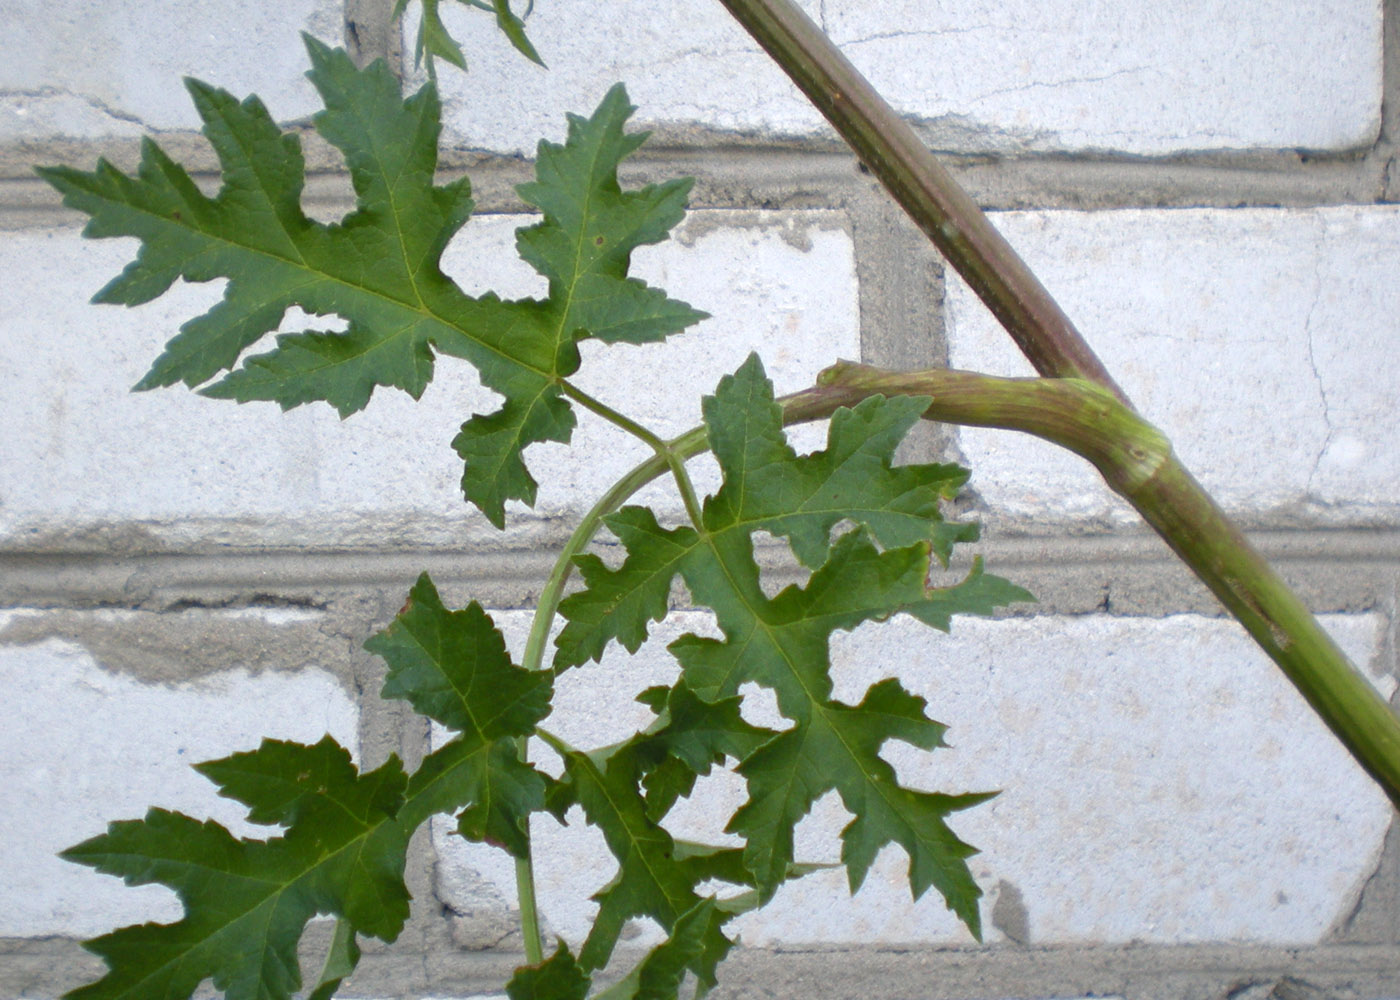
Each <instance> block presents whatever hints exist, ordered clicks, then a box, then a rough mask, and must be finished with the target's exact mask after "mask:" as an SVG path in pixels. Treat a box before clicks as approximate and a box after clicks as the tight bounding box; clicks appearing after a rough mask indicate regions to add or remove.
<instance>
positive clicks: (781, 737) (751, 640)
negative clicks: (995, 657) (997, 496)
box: [557, 358, 1024, 934]
mask: <svg viewBox="0 0 1400 1000" xmlns="http://www.w3.org/2000/svg"><path fill="white" fill-rule="evenodd" d="M925 406H926V401H923V400H909V399H883V398H879V397H872V398H870V399H867V400H865V401H864V402H863V403H861V404H860V406H858V407H857V408H856V409H854V410H851V411H845V412H842V413H838V414H837V415H836V417H835V418H834V419H833V421H832V427H831V430H830V432H829V434H828V447H827V448H826V449H825V450H823V451H820V452H816V453H815V454H812V455H807V456H799V455H797V454H796V453H795V452H793V451H792V449H791V448H790V447H789V446H788V444H787V441H786V438H785V436H784V434H783V432H782V427H781V421H780V416H781V415H780V413H779V412H778V410H777V407H776V405H775V404H774V402H773V395H772V386H771V384H770V383H769V382H768V380H767V378H766V377H765V376H764V374H763V369H762V366H761V365H760V363H759V362H758V360H757V358H750V359H749V361H748V362H746V363H745V364H744V366H743V367H741V368H740V369H739V371H738V372H737V373H736V374H735V375H733V376H729V377H726V378H725V379H723V380H722V381H721V383H720V386H719V389H718V390H717V391H716V393H715V395H714V397H711V398H707V399H706V401H705V418H706V427H707V429H708V431H709V437H710V443H711V446H712V448H713V450H714V452H715V455H716V457H717V458H718V460H719V464H720V468H721V471H722V472H723V475H724V478H723V483H722V485H721V487H720V489H719V490H718V492H717V493H716V494H715V495H714V496H712V497H710V498H708V499H707V500H706V502H705V505H704V510H703V513H702V524H701V525H700V530H696V529H695V528H692V527H688V526H682V527H679V528H675V529H667V528H663V527H661V526H660V525H658V524H657V522H656V520H655V518H654V517H653V516H652V515H651V514H650V513H649V512H646V511H641V510H638V509H627V510H624V511H621V512H619V514H618V515H615V516H614V517H613V518H611V519H609V521H608V524H609V526H610V527H612V529H613V530H614V532H615V533H616V534H617V535H618V536H619V538H621V539H622V541H623V544H624V545H625V547H626V548H627V552H628V555H627V558H626V560H625V561H624V562H623V564H622V566H621V567H620V568H619V569H617V570H615V571H614V570H608V569H607V568H606V567H605V566H602V564H601V563H598V562H596V561H590V560H588V559H583V560H581V565H582V567H583V569H584V573H585V582H586V583H587V584H588V588H587V590H586V591H584V592H583V593H581V594H579V595H575V596H574V597H571V598H569V600H568V601H566V602H564V603H563V604H562V605H561V611H563V613H564V614H565V616H566V617H567V618H568V619H569V624H568V626H566V628H565V629H564V630H563V632H562V633H561V634H560V637H559V640H558V645H559V654H558V659H557V662H558V663H559V664H561V665H570V664H575V663H581V662H583V661H584V660H585V659H587V658H588V657H590V656H596V655H598V653H599V652H600V651H601V650H602V648H603V646H604V645H605V644H606V642H607V640H608V639H610V638H621V639H623V640H624V641H625V642H628V643H635V642H639V641H640V639H641V637H643V636H644V635H645V633H646V627H647V622H648V620H650V619H656V618H659V617H661V616H662V615H663V614H664V613H665V603H664V600H663V596H662V595H664V594H665V593H667V592H668V591H669V588H670V585H671V581H672V579H673V577H674V575H675V574H676V573H679V574H680V575H681V576H682V578H683V579H684V580H685V583H686V585H687V587H688V588H689V590H690V593H691V595H692V596H693V597H694V599H695V600H696V601H697V602H698V603H700V604H703V605H706V606H708V607H710V608H712V609H713V610H714V611H715V613H716V617H717V619H718V623H719V626H720V629H721V630H722V631H723V633H724V639H723V640H715V639H701V638H698V637H696V636H683V637H682V638H681V639H679V640H677V641H676V642H674V643H672V645H671V650H672V651H673V652H674V653H675V655H676V657H677V659H678V660H680V662H681V665H682V668H683V681H684V685H685V686H686V687H687V688H689V689H690V690H691V691H693V692H694V694H695V695H698V696H699V698H700V699H703V700H705V701H709V702H719V701H721V700H723V699H731V698H734V697H735V696H736V695H737V694H738V691H739V688H740V686H741V685H742V684H744V683H745V682H748V681H753V682H757V683H759V684H761V685H764V686H766V687H768V688H771V689H772V690H773V691H774V692H775V693H776V694H777V697H778V705H779V709H780V710H781V711H782V713H783V715H785V716H786V717H787V718H789V719H791V720H792V721H793V723H794V726H793V728H792V729H789V730H787V731H785V732H783V733H781V734H778V735H777V736H775V737H773V738H772V739H770V740H768V741H767V742H764V743H763V744H762V745H761V746H758V747H757V748H754V749H752V751H751V752H749V753H747V754H745V755H744V756H743V757H742V758H741V764H740V768H739V769H740V771H741V772H742V773H743V774H744V776H745V778H746V779H747V781H748V785H749V801H748V802H747V803H746V804H745V806H744V807H743V808H742V809H741V810H740V811H739V813H737V814H736V815H735V817H734V819H733V821H732V823H731V825H730V830H731V832H737V833H739V834H741V835H743V836H744V837H745V838H746V841H747V845H746V848H745V860H746V864H747V865H748V868H749V869H750V871H751V872H752V874H753V876H754V877H755V879H756V882H757V885H758V888H759V890H760V892H761V894H762V895H763V896H765V897H766V896H768V895H771V893H772V892H773V891H774V890H775V889H776V887H777V885H778V884H779V883H780V882H781V881H782V880H783V879H784V878H786V877H788V875H789V873H790V868H791V864H792V830H793V826H794V825H795V824H796V823H797V821H798V820H800V819H801V818H802V816H804V815H805V814H806V813H807V811H808V810H809V809H810V808H811V805H812V803H813V802H814V801H815V800H816V798H817V797H819V796H820V795H821V794H823V793H824V792H825V791H827V790H829V789H836V790H837V791H838V792H839V793H840V795H841V796H842V799H843V801H844V802H845V804H846V807H847V808H848V809H850V810H851V811H852V812H853V813H855V815H856V817H857V818H856V820H855V821H853V822H852V823H851V824H850V825H849V826H848V827H847V828H846V830H845V831H843V834H842V839H843V850H842V859H843V862H844V863H845V864H846V867H847V870H848V873H849V876H850V880H851V885H852V888H853V889H854V888H856V887H858V886H859V885H860V883H861V881H862V880H863V879H864V877H865V874H866V871H867V870H868V868H869V865H870V863H871V861H872V860H873V858H874V855H875V853H876V852H877V851H878V850H879V848H880V847H881V846H883V845H885V844H887V843H898V844H900V845H901V846H903V847H904V848H905V850H906V851H907V852H908V854H909V856H910V859H911V865H910V888H911V891H912V892H913V894H914V895H915V897H918V896H920V895H922V894H923V892H924V891H926V890H927V889H928V888H929V886H931V885H933V886H937V888H938V889H939V891H940V892H941V893H942V894H943V896H944V898H945V899H946V900H947V902H948V905H949V906H950V907H951V908H952V909H953V910H954V911H955V912H956V913H957V914H958V915H959V916H960V917H961V918H962V919H963V920H964V921H965V922H966V923H967V924H968V926H969V928H971V930H972V931H973V933H974V934H977V933H978V932H979V926H980V925H979V918H978V912H977V906H976V901H977V897H978V896H979V895H980V890H979V889H978V888H977V885H976V883H975V882H974V881H973V880H972V877H971V874H970V873H969V872H968V869H967V864H966V858H967V857H968V856H969V855H970V854H971V853H972V849H971V848H970V847H968V846H967V845H966V844H963V843H962V842H961V841H960V840H958V839H957V837H956V836H954V835H953V833H952V831H951V830H950V829H949V828H948V827H947V825H946V822H945V817H946V816H947V815H948V814H949V813H951V812H954V811H956V810H958V809H963V808H967V807H968V806H971V805H974V804H976V803H977V802H980V801H982V800H983V799H984V798H985V796H977V795H967V796H957V797H953V796H945V795H933V794H928V793H923V792H914V791H911V790H908V789H905V788H903V787H902V786H900V785H899V784H898V781H897V780H896V777H895V775H894V772H893V770H892V769H891V768H890V767H889V765H888V764H886V763H885V762H884V761H883V760H881V759H880V757H879V750H880V747H881V745H882V744H883V742H884V741H885V740H886V739H900V740H904V741H906V742H909V743H912V744H914V745H915V746H920V747H925V748H932V747H934V746H938V745H941V743H940V737H941V733H942V727H941V726H939V725H938V724H937V723H934V722H932V721H931V720H929V719H928V718H927V717H926V716H925V714H924V711H923V708H924V703H923V701H922V700H921V699H918V698H915V697H913V696H912V695H909V694H908V693H907V692H905V691H904V690H903V688H902V687H900V686H899V685H898V683H897V682H895V681H886V682H882V683H881V684H877V685H875V686H874V687H872V688H871V689H870V691H868V692H867V694H866V697H865V700H864V701H863V702H862V704H861V705H859V706H850V705H845V704H841V703H839V702H836V701H834V700H833V699H832V698H831V691H832V686H831V680H830V677H829V673H828V669H829V668H828V659H829V648H828V644H829V639H830V636H831V634H832V633H833V632H834V631H836V630H837V629H851V628H854V627H855V626H856V625H858V624H860V623H861V622H864V621H869V620H876V619H883V618H885V617H888V616H889V615H891V614H894V613H896V612H899V611H906V612H909V613H912V614H915V615H916V616H918V617H921V618H923V619H924V620H927V621H929V622H930V623H932V624H935V625H942V626H944V627H946V625H947V620H948V618H949V617H950V616H951V615H952V614H954V613H981V614H986V613H990V612H991V611H992V610H994V609H995V608H996V607H997V606H999V605H1001V604H1003V603H1006V601H1008V600H1012V599H1017V598H1020V597H1022V596H1024V592H1023V591H1020V590H1019V588H1015V587H1012V586H1011V585H1010V584H1006V583H1005V582H1004V581H998V580H996V578H994V577H986V576H984V575H983V574H982V573H981V571H980V566H979V567H977V568H976V569H975V571H974V573H973V574H972V575H970V576H969V578H968V579H967V580H965V581H964V582H963V583H961V584H959V585H957V586H954V587H951V588H942V589H936V590H935V589H930V588H929V587H928V586H927V584H926V576H927V572H928V568H929V563H930V559H931V558H932V557H933V556H937V557H938V558H939V559H940V560H946V557H947V553H948V551H949V549H950V548H951V546H952V544H953V543H954V542H957V541H961V540H964V539H967V538H971V537H975V531H974V530H973V529H970V528H969V527H968V526H965V525H948V524H945V523H943V522H941V520H940V519H939V518H938V513H937V511H938V502H939V500H940V499H942V498H944V497H946V496H948V495H950V494H951V493H952V492H953V491H954V490H955V489H956V487H957V485H959V484H960V483H961V482H962V479H963V474H962V473H961V471H960V470H957V469H954V468H952V467H950V466H939V465H923V466H904V467H899V468H895V467H893V466H892V464H891V460H892V456H893V451H894V448H895V447H896V445H897V444H898V443H899V440H900V438H901V437H902V435H903V433H904V432H905V431H906V430H907V429H908V427H909V426H910V425H911V424H912V423H913V421H914V420H916V419H918V415H919V414H920V413H921V412H922V411H923V410H924V408H925ZM856 428H860V429H861V433H859V434H857V433H855V429H856ZM867 435H868V436H867ZM846 520H851V521H855V522H856V524H857V527H856V528H855V529H853V530H850V531H847V532H845V533H844V534H842V535H840V536H839V537H838V538H837V539H836V540H835V542H834V543H833V542H832V541H831V540H830V539H831V532H832V530H833V529H834V528H835V527H836V525H837V524H838V523H840V522H842V521H846ZM760 529H761V530H765V531H768V532H770V533H773V534H778V535H782V536H785V537H787V538H788V539H789V541H790V542H791V543H792V545H793V549H794V551H795V552H796V553H797V555H798V556H799V558H800V559H802V561H803V562H805V563H807V564H808V565H812V566H815V567H816V568H815V569H814V571H813V572H812V575H811V577H810V579H809V580H808V582H807V584H806V586H804V587H789V588H787V589H785V590H784V591H782V592H781V593H779V594H778V595H777V596H776V597H774V598H771V599H770V598H768V597H767V596H766V595H765V593H764V591H763V589H762V587H761V586H760V584H759V574H758V567H757V565H756V564H755V562H754V558H753V539H752V533H753V532H754V531H756V530H760ZM877 541H878V542H879V543H880V544H881V545H882V546H883V548H880V547H877V545H876V542H877ZM657 772H658V773H657V774H655V775H653V776H651V778H650V784H651V785H653V786H655V788H654V790H653V791H652V794H654V795H655V796H657V797H658V801H659V802H660V803H661V804H665V803H666V800H667V799H668V798H669V799H671V800H673V799H674V796H675V795H676V794H683V792H684V790H685V781H686V780H688V779H687V778H686V777H685V775H684V772H683V771H682V770H681V769H680V768H679V767H677V766H674V765H669V766H668V765H664V764H663V765H659V766H658V767H657ZM653 815H655V813H653Z"/></svg>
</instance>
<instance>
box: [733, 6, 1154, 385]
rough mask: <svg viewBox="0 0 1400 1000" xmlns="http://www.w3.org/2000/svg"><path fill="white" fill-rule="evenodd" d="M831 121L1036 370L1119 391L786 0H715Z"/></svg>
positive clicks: (924, 152)
mask: <svg viewBox="0 0 1400 1000" xmlns="http://www.w3.org/2000/svg"><path fill="white" fill-rule="evenodd" d="M720 2H721V3H723V4H724V6H725V7H727V8H728V9H729V12H730V13H731V14H733V15H734V17H735V19H737V20H738V21H739V23H741V24H742V25H743V26H744V27H745V28H746V29H748V31H749V33H750V34H751V35H753V37H754V38H755V40H757V42H758V43H759V44H760V45H761V46H763V48H764V49H765V50H766V51H767V52H768V54H769V55H771V56H772V57H773V58H774V60H776V61H777V63H778V65H779V66H781V67H782V69H783V70H784V72H786V73H787V74H788V76H790V77H792V80H793V82H794V83H796V84H797V86H798V87H799V88H801V90H802V92H803V93H804V94H806V95H807V97H808V98H809V99H810V100H811V101H812V103H813V104H815V105H816V106H817V109H818V110H819V111H821V113H822V114H824V115H825V116H826V118H827V120H828V121H830V122H831V124H832V125H833V126H835V128H836V131H837V132H839V133H840V134H841V137H842V138H844V139H845V140H846V141H847V142H848V143H850V145H851V148H852V149H854V150H855V152H856V155H857V156H859V157H860V158H861V161H862V162H863V163H864V164H865V165H866V166H867V167H868V168H869V169H870V171H871V172H872V173H873V174H874V175H875V176H876V177H878V178H879V179H880V181H881V183H883V184H884V185H885V187H886V188H887V189H888V190H889V192H890V194H891V195H893V196H894V199H895V201H897V202H899V204H900V205H901V206H902V207H903V208H904V210H905V211H906V212H908V213H909V216H910V218H912V219H913V220H914V222H915V223H917V224H918V226H919V228H920V229H922V230H923V231H924V232H925V233H926V234H927V235H928V237H929V238H930V239H931V240H933V242H934V243H935V244H936V245H937V246H938V249H939V250H941V251H942V252H943V255H944V256H945V257H947V258H948V262H949V263H950V264H952V265H953V267H954V268H955V269H956V270H957V272H958V273H959V274H960V275H962V277H963V280H965V281H966V282H967V283H968V284H969V285H970V286H971V287H972V289H973V291H975V292H976V293H977V294H978V296H979V297H980V298H981V299H982V301H983V302H985V303H986V304H987V308H989V309H990V310H991V311H992V313H993V314H994V315H995V316H996V317H997V319H999V320H1000V321H1001V324H1002V325H1003V326H1004V327H1006V330H1007V332H1008V333H1010V334H1011V336H1012V338H1013V339H1014V340H1015V341H1016V343H1017V345H1018V346H1019V347H1020V348H1021V351H1022V352H1023V353H1024V354H1025V355H1026V357H1027V358H1029V359H1030V361H1031V364H1033V365H1034V366H1035V370H1036V371H1038V372H1039V373H1040V374H1042V375H1045V376H1052V377H1058V378H1084V379H1088V380H1090V381H1091V382H1097V383H1098V384H1099V385H1101V386H1103V387H1105V388H1106V389H1108V390H1109V391H1110V392H1112V393H1114V394H1115V395H1116V396H1118V398H1119V399H1120V400H1122V401H1123V402H1124V403H1126V402H1127V397H1126V396H1124V395H1123V393H1122V391H1121V390H1120V389H1119V388H1118V386H1117V385H1116V384H1115V383H1114V381H1113V379H1112V378H1111V377H1110V376H1109V374H1108V371H1107V369H1105V368H1104V366H1103V363H1102V362H1101V361H1099V359H1098V357H1097V356H1096V355H1095V354H1094V352H1093V350H1092V349H1091V348H1090V347H1089V345H1088V344H1087V343H1086V342H1085V340H1084V338H1083V337H1082V336H1080V334H1079V331H1078V330H1076V329H1075V327H1074V324H1073V323H1071V322H1070V320H1069V318H1068V317H1067V316H1066V315H1065V314H1064V311H1063V310H1061V309H1060V307H1059V305H1058V304H1057V303H1056V302H1055V300H1054V299H1053V298H1051V297H1050V293H1049V292H1047V291H1046V290H1045V288H1044V287H1043V286H1042V285H1041V284H1040V282H1039V281H1038V280H1037V279H1036V277H1035V275H1033V274H1032V273H1031V271H1030V268H1028V267H1027V266H1026V264H1025V262H1024V261H1022V260H1021V258H1020V257H1019V256H1018V255H1017V253H1016V251H1015V250H1013V249H1012V248H1011V245H1010V244H1009V243H1007V242H1006V240H1005V239H1004V238H1003V237H1002V235H1001V234H1000V233H998V232H997V231H996V230H995V229H994V228H992V224H991V223H990V222H989V221H988V220H987V216H986V215H985V214H984V213H983V212H982V210H981V209H980V208H978V207H977V205H976V203H975V202H973V200H972V199H971V198H969V197H968V195H967V193H966V192H965V191H963V189H962V188H961V187H960V186H959V184H958V182H957V181H955V180H954V179H953V177H952V175H951V174H949V173H948V171H947V170H946V169H944V167H943V165H942V164H941V163H939V162H938V160H937V158H935V157H934V155H933V154H932V153H930V152H929V150H928V148H927V147H926V146H925V145H924V144H923V142H921V141H920V140H919V137H918V136H917V135H915V134H914V130H913V129H911V128H910V127H909V125H908V124H907V123H906V122H905V121H904V119H902V118H900V117H899V115H898V114H896V113H895V111H894V109H893V108H891V107H890V106H889V104H888V103H887V102H886V101H885V99H884V98H883V97H881V96H880V95H879V93H877V92H876V90H875V88H874V87H872V86H871V85H870V82H869V81H868V80H866V79H865V77H863V76H861V74H860V71H859V70H857V69H856V68H855V67H854V66H852V65H851V64H850V62H849V61H848V60H847V59H846V57H845V56H843V55H842V54H841V52H840V50H839V49H837V48H836V46H835V45H834V44H832V42H831V39H829V38H827V37H826V34H825V33H824V32H823V31H822V30H821V28H819V27H818V26H817V25H815V24H813V23H812V21H811V19H810V18H808V17H807V15H806V14H805V13H803V12H802V10H801V8H799V7H798V6H797V5H796V4H795V3H793V2H791V0H720Z"/></svg>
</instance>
